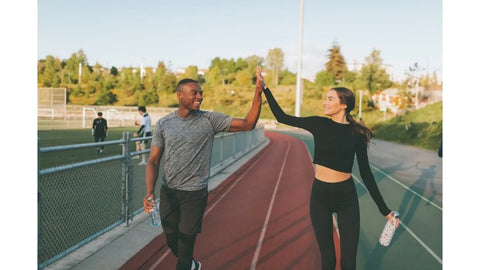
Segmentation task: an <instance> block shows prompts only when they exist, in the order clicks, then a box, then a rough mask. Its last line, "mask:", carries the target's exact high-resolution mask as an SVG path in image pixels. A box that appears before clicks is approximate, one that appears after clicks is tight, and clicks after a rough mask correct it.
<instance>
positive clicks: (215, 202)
mask: <svg viewBox="0 0 480 270" xmlns="http://www.w3.org/2000/svg"><path fill="white" fill-rule="evenodd" d="M266 135H267V136H268V137H269V138H270V144H269V145H268V146H267V147H265V148H264V149H263V150H262V151H261V152H259V153H258V154H257V155H256V156H255V157H254V158H252V159H251V160H250V161H249V162H247V163H246V164H244V165H243V166H242V167H241V168H240V169H238V170H237V171H236V172H235V173H234V174H233V175H231V176H230V177H229V178H227V179H226V180H225V181H224V182H223V183H222V184H221V185H220V186H218V187H217V188H216V189H215V190H213V191H211V192H210V194H209V202H208V205H207V210H206V213H205V216H204V220H203V229H202V232H201V233H200V234H199V235H198V237H197V241H196V244H195V251H194V258H195V259H196V260H199V261H201V262H202V269H206V270H211V269H321V259H320V251H319V248H318V245H317V243H316V240H315V235H314V232H313V229H312V225H311V223H310V214H309V198H310V191H311V185H312V181H313V177H314V171H313V166H312V161H311V159H310V155H309V153H308V151H307V148H306V147H305V145H304V143H303V142H302V141H300V140H298V139H295V138H293V137H289V136H286V135H282V134H279V133H274V132H266ZM334 238H335V244H336V250H337V261H339V259H340V254H339V245H338V238H337V236H336V233H334ZM175 264H176V257H175V256H173V255H172V253H171V252H170V251H169V249H168V247H167V246H166V243H165V237H164V235H163V234H161V235H160V236H158V237H157V238H155V239H153V240H152V242H151V243H150V244H148V245H147V246H146V247H145V248H143V249H142V250H141V251H140V252H139V253H137V254H136V255H135V256H134V257H132V258H131V259H130V260H129V261H128V262H127V263H125V264H124V265H123V266H122V268H121V269H123V270H130V269H175ZM337 264H338V263H337ZM337 269H340V268H339V267H338V266H337Z"/></svg>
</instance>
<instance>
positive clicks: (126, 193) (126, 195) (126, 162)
mask: <svg viewBox="0 0 480 270" xmlns="http://www.w3.org/2000/svg"><path fill="white" fill-rule="evenodd" d="M123 141H124V142H123V143H122V154H123V156H124V157H123V164H122V214H121V216H122V218H123V220H124V222H126V226H127V227H128V226H129V223H128V221H129V218H130V216H131V213H130V212H131V209H130V201H131V198H130V185H131V182H132V179H131V178H132V162H131V159H130V147H129V145H130V132H123Z"/></svg>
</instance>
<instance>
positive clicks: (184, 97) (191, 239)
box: [143, 67, 262, 270]
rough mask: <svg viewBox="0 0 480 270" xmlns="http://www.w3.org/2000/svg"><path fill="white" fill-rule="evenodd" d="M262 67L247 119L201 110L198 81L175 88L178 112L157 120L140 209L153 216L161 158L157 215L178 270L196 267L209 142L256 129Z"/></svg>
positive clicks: (201, 99) (208, 167) (260, 101)
mask: <svg viewBox="0 0 480 270" xmlns="http://www.w3.org/2000/svg"><path fill="white" fill-rule="evenodd" d="M259 72H261V69H260V68H259V67H258V68H257V85H256V88H255V94H254V97H253V102H252V107H251V108H250V111H249V112H248V113H247V116H246V117H245V118H231V117H230V116H228V115H226V114H223V113H220V112H209V111H202V110H200V105H201V103H202V101H203V90H202V87H201V86H200V84H199V83H198V81H196V80H192V79H183V80H181V81H180V82H178V85H177V88H176V90H177V98H178V102H179V107H178V110H176V111H174V112H172V113H170V114H168V115H167V116H165V117H163V118H161V119H160V120H158V122H157V123H156V125H155V132H154V135H153V139H152V146H151V152H150V158H149V160H148V163H147V169H146V173H145V182H146V187H147V190H146V191H147V192H146V196H145V198H144V199H143V205H144V208H145V211H146V212H151V210H152V209H153V207H154V204H153V203H151V202H149V201H148V200H149V199H151V200H152V201H154V200H155V195H154V192H153V191H154V189H155V183H156V180H157V177H158V170H159V166H160V159H161V157H162V155H164V159H165V165H164V166H165V170H164V171H165V176H164V177H163V179H162V187H161V189H160V216H161V223H162V227H163V231H164V232H165V238H166V240H167V245H168V247H169V248H170V250H171V251H172V253H173V254H174V255H175V256H176V257H178V261H177V266H176V269H177V270H187V269H188V270H190V269H200V267H201V264H200V263H199V262H198V261H195V260H194V259H193V249H194V245H195V239H196V237H197V234H198V233H200V231H201V229H202V220H203V215H204V211H205V208H206V206H207V198H208V180H209V176H210V159H211V155H212V145H213V139H214V137H215V134H216V133H219V132H238V131H246V130H251V129H253V128H255V125H256V123H257V120H258V116H259V115H260V108H261V103H262V88H261V85H260V83H261V78H260V76H259V74H260V73H259Z"/></svg>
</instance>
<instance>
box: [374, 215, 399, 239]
mask: <svg viewBox="0 0 480 270" xmlns="http://www.w3.org/2000/svg"><path fill="white" fill-rule="evenodd" d="M392 215H393V224H391V223H390V220H388V221H387V223H385V227H384V228H383V231H382V234H381V235H380V239H379V242H380V244H381V245H382V246H385V247H388V245H390V241H392V238H393V234H394V233H395V230H396V229H397V223H398V217H399V216H400V214H399V213H398V212H396V211H393V212H392Z"/></svg>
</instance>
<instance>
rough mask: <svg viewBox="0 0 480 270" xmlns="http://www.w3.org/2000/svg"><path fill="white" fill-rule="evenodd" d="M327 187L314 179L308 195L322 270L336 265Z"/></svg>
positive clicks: (326, 184) (329, 269) (330, 268)
mask: <svg viewBox="0 0 480 270" xmlns="http://www.w3.org/2000/svg"><path fill="white" fill-rule="evenodd" d="M329 185H330V184H328V183H324V182H321V181H319V180H316V179H314V180H313V186H312V193H311V195H310V218H311V221H312V226H313V230H314V232H315V237H316V239H317V243H318V247H319V248H320V254H321V258H322V270H334V269H335V263H336V257H335V246H334V243H333V224H332V211H331V210H330V202H329V200H330V199H329V198H330V196H329V194H328V193H329V191H328V186H329Z"/></svg>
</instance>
